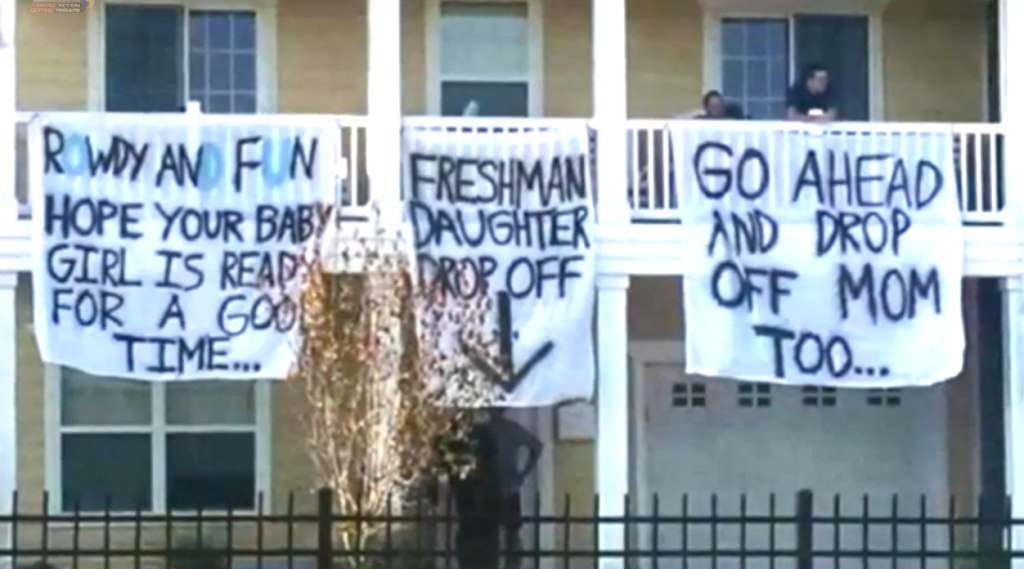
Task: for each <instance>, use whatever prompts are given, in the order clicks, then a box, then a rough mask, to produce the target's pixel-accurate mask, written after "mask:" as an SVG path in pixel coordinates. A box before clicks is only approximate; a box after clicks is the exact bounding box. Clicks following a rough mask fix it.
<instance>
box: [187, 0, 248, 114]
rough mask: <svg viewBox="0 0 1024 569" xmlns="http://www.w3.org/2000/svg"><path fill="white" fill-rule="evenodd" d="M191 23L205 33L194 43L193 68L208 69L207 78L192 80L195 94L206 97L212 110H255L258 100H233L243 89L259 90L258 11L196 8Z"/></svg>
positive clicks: (204, 100) (207, 107)
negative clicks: (245, 102) (242, 102)
mask: <svg viewBox="0 0 1024 569" xmlns="http://www.w3.org/2000/svg"><path fill="white" fill-rule="evenodd" d="M189 25H190V26H191V28H192V29H193V30H204V31H203V34H204V36H205V37H204V38H203V39H202V41H201V42H199V43H196V44H193V45H192V46H191V49H190V51H189V57H190V58H191V60H192V61H191V62H190V63H191V68H200V67H201V68H203V69H205V70H206V72H207V77H206V80H205V81H201V80H196V81H191V82H190V85H189V92H190V94H191V95H192V98H193V99H196V100H199V101H202V103H203V110H204V111H205V112H209V113H238V112H243V113H250V112H255V108H256V105H255V104H254V105H244V106H243V105H233V104H232V100H233V96H234V95H237V94H239V92H241V93H242V94H245V95H254V94H255V91H256V14H255V13H254V12H250V11H206V10H193V11H191V12H189ZM200 62H201V63H200ZM190 79H191V78H190ZM250 109H251V110H250Z"/></svg>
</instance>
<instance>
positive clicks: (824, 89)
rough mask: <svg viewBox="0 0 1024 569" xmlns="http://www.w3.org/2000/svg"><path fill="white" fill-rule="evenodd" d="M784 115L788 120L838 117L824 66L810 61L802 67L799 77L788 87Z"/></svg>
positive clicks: (815, 119) (818, 119)
mask: <svg viewBox="0 0 1024 569" xmlns="http://www.w3.org/2000/svg"><path fill="white" fill-rule="evenodd" d="M786 115H787V116H788V118H789V120H797V121H808V122H818V123H820V122H828V121H834V120H836V118H838V112H837V111H836V106H835V102H834V99H833V96H832V88H831V86H830V85H829V81H828V70H827V69H825V67H824V66H822V65H819V64H816V63H812V64H810V65H808V66H806V67H804V70H803V73H801V74H800V79H799V80H798V81H797V82H796V83H794V84H793V86H792V87H790V88H789V93H788V94H787V96H786Z"/></svg>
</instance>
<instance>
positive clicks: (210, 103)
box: [205, 95, 235, 114]
mask: <svg viewBox="0 0 1024 569" xmlns="http://www.w3.org/2000/svg"><path fill="white" fill-rule="evenodd" d="M205 109H206V112H208V113H226V114H227V113H233V112H234V111H235V108H234V107H233V106H231V95H210V96H208V97H206V105H205Z"/></svg>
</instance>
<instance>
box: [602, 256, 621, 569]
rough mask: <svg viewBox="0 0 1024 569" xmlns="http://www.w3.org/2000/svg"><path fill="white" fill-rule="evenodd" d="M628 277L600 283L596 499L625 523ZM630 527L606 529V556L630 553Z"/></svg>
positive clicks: (612, 566)
mask: <svg viewBox="0 0 1024 569" xmlns="http://www.w3.org/2000/svg"><path fill="white" fill-rule="evenodd" d="M628 290H629V277H628V276H599V277H598V278H597V444H596V446H597V452H596V457H597V464H595V472H596V475H597V484H596V487H597V493H598V496H599V499H600V503H599V504H600V511H599V513H600V515H601V516H602V517H608V518H621V517H622V516H624V515H625V513H626V512H625V509H624V508H623V505H624V503H623V500H624V498H625V496H626V495H627V494H628V493H629V470H630V462H629V361H628V354H627V345H628V334H627V325H628V322H627V314H626V309H627V292H628ZM625 530H626V526H625V525H624V524H619V523H603V524H602V525H601V527H600V530H599V532H598V539H597V541H598V542H597V546H598V550H599V551H601V552H607V551H621V550H623V548H624V547H625V543H626V542H625ZM624 566H625V561H624V558H622V557H602V558H601V562H600V567H601V569H622V568H623V567H624Z"/></svg>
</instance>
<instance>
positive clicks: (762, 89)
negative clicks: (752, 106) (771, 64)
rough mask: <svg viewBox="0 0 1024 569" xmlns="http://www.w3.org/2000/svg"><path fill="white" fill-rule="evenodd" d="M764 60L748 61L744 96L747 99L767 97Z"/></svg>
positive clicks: (765, 63)
mask: <svg viewBox="0 0 1024 569" xmlns="http://www.w3.org/2000/svg"><path fill="white" fill-rule="evenodd" d="M767 63H768V62H767V61H766V60H764V59H748V60H747V70H746V89H745V93H744V94H745V95H746V96H748V97H766V96H768V69H767V67H768V65H767Z"/></svg>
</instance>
